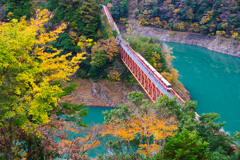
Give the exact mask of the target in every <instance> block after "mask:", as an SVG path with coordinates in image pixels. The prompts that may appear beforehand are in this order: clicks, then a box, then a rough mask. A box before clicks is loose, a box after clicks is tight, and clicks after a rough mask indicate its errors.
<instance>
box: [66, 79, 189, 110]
mask: <svg viewBox="0 0 240 160" xmlns="http://www.w3.org/2000/svg"><path fill="white" fill-rule="evenodd" d="M73 82H74V83H77V84H78V86H77V87H76V91H73V92H72V94H71V95H69V96H67V98H68V99H69V100H71V103H72V104H82V103H85V105H84V106H99V107H118V104H121V103H122V104H124V103H127V102H128V99H127V97H128V93H129V92H132V91H136V92H139V91H141V92H142V93H144V97H143V98H144V99H149V98H148V96H147V94H146V93H145V91H144V90H143V89H142V87H141V86H140V85H137V84H136V85H130V86H129V87H126V83H125V82H119V83H116V82H110V81H108V80H99V81H98V82H97V83H96V82H94V81H93V80H92V79H76V80H74V81H73ZM65 85H67V83H66V84H65ZM183 88H184V87H183V86H181V88H179V89H177V90H176V91H177V92H178V93H179V95H180V96H181V97H182V98H183V99H185V100H190V95H189V93H188V92H187V90H185V91H183Z"/></svg>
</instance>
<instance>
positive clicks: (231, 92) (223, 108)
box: [86, 43, 240, 133]
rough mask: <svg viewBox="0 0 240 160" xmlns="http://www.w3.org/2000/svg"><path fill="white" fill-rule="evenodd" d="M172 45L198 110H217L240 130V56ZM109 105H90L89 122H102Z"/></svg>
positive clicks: (229, 125) (176, 63) (229, 127)
mask: <svg viewBox="0 0 240 160" xmlns="http://www.w3.org/2000/svg"><path fill="white" fill-rule="evenodd" d="M167 44H168V45H169V46H170V47H173V49H172V51H173V55H174V56H175V57H176V58H175V59H174V60H173V65H174V68H176V69H177V70H178V71H179V75H180V78H179V80H180V81H181V82H182V83H183V84H184V85H185V87H186V88H187V89H188V91H189V92H190V94H191V96H192V100H195V101H197V102H198V110H197V113H198V114H200V115H201V114H202V113H209V112H215V113H218V114H220V115H221V121H226V122H227V125H226V126H224V130H225V131H226V132H229V133H233V132H234V131H240V58H239V57H233V56H229V55H225V54H221V53H217V52H213V51H210V50H208V49H205V48H202V47H198V46H192V45H186V44H179V43H167ZM109 109H110V108H100V107H92V108H90V109H89V116H88V117H87V118H86V122H88V123H92V122H94V123H102V122H103V115H102V114H101V113H102V111H105V110H109Z"/></svg>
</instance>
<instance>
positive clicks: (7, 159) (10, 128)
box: [6, 118, 13, 160]
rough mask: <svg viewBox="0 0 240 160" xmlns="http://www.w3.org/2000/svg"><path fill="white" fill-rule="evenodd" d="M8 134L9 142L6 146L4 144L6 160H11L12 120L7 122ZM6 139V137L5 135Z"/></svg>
mask: <svg viewBox="0 0 240 160" xmlns="http://www.w3.org/2000/svg"><path fill="white" fill-rule="evenodd" d="M9 133H10V136H9V141H8V144H6V147H7V153H6V160H10V159H11V153H12V143H13V128H12V118H11V119H10V120H9ZM6 139H8V138H7V135H6ZM6 141H7V140H6Z"/></svg>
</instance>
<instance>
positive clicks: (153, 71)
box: [100, 4, 173, 92]
mask: <svg viewBox="0 0 240 160" xmlns="http://www.w3.org/2000/svg"><path fill="white" fill-rule="evenodd" d="M100 6H102V8H103V12H104V13H105V14H106V16H107V19H108V21H109V22H112V23H113V25H114V29H115V30H116V31H117V34H118V36H117V38H116V40H117V43H118V44H120V43H123V42H124V40H122V38H121V35H120V31H119V29H118V27H117V25H116V23H115V22H114V20H113V18H112V16H111V13H110V12H109V10H108V8H107V7H106V6H104V5H101V4H100ZM125 45H126V44H125ZM127 47H128V48H129V49H131V50H132V51H133V53H134V54H135V56H136V57H137V59H138V60H139V62H140V63H141V64H142V65H143V66H144V67H146V68H147V70H148V71H149V72H150V73H151V74H152V75H153V76H154V77H155V79H156V80H157V81H158V82H159V83H160V84H161V85H162V86H163V87H164V88H165V89H166V90H167V91H169V92H170V91H173V89H172V85H171V84H170V83H169V82H168V81H167V80H166V79H165V78H164V77H163V76H162V75H161V74H159V73H158V71H157V70H156V69H155V68H153V67H152V66H151V65H150V64H149V63H148V62H147V61H146V60H145V59H144V58H143V57H142V56H141V55H140V54H139V53H136V52H135V51H134V50H133V49H132V48H131V47H130V46H129V45H127Z"/></svg>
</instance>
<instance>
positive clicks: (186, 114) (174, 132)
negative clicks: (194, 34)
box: [98, 92, 239, 160]
mask: <svg viewBox="0 0 240 160" xmlns="http://www.w3.org/2000/svg"><path fill="white" fill-rule="evenodd" d="M142 96H143V94H142V93H141V92H138V93H137V92H132V93H129V95H128V98H129V103H128V104H121V105H119V108H118V109H114V110H111V111H110V112H108V111H107V112H105V113H104V115H105V118H104V120H105V121H104V125H103V126H104V127H106V129H105V130H104V131H103V133H102V136H104V137H105V136H107V137H108V139H110V140H108V141H107V143H105V145H104V147H105V148H107V150H108V151H110V154H105V155H104V156H101V155H100V156H99V157H98V159H99V160H104V159H106V160H110V159H126V160H127V159H129V160H130V159H144V160H148V159H149V160H150V159H151V160H160V159H211V160H220V159H226V160H227V159H229V160H230V159H235V160H237V159H238V158H239V151H237V147H238V146H237V145H236V144H235V140H237V139H239V133H235V134H234V137H232V136H231V135H229V134H226V133H224V132H223V131H222V130H221V128H222V127H223V126H224V125H225V124H226V122H223V123H221V122H219V120H220V116H219V115H218V114H216V113H208V114H202V115H201V116H200V117H199V120H196V116H195V112H196V110H197V103H196V102H193V101H187V102H185V103H184V104H183V105H182V106H180V105H179V104H178V103H177V100H176V98H174V99H170V98H169V97H168V96H166V95H163V96H162V97H159V98H158V99H157V101H156V102H155V103H154V104H151V103H150V101H149V100H144V99H143V98H142ZM233 144H235V145H233ZM235 149H236V150H235Z"/></svg>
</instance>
